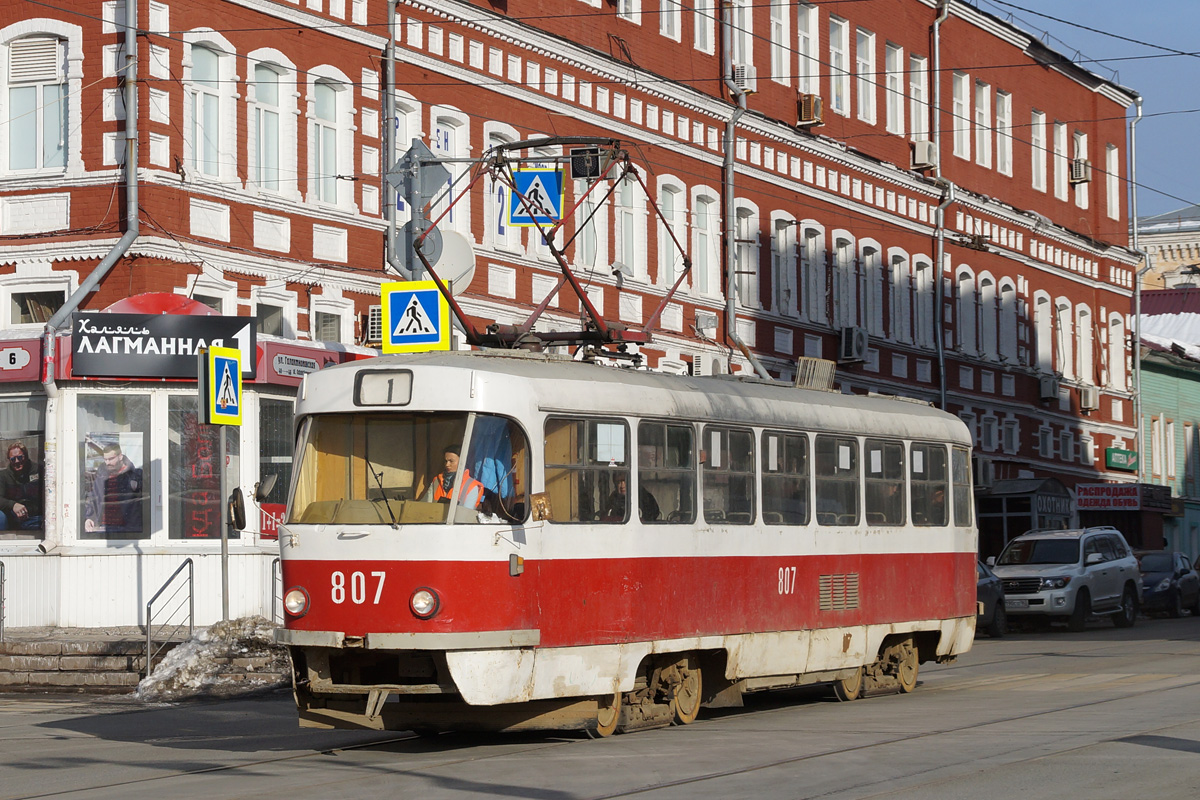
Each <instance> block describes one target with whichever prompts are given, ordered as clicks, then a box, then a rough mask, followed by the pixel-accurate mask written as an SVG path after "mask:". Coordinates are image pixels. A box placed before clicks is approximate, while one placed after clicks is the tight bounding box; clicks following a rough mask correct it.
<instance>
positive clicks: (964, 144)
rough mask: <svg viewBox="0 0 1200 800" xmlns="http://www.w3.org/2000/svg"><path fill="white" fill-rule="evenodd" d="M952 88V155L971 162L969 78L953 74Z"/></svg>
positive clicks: (972, 85) (970, 93) (960, 74)
mask: <svg viewBox="0 0 1200 800" xmlns="http://www.w3.org/2000/svg"><path fill="white" fill-rule="evenodd" d="M951 83H952V87H953V101H952V102H953V105H952V111H951V114H950V125H951V132H952V138H953V140H954V155H956V156H958V157H959V158H963V159H966V160H968V161H970V160H971V119H972V115H971V107H972V96H971V95H972V91H971V90H972V87H974V85H975V84H974V83H972V82H971V76H970V75H968V74H966V73H965V72H955V73H954V74H953V76H952V77H951Z"/></svg>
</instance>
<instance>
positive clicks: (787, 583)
mask: <svg viewBox="0 0 1200 800" xmlns="http://www.w3.org/2000/svg"><path fill="white" fill-rule="evenodd" d="M768 585H769V584H768ZM779 593H780V594H795V593H796V568H795V567H780V568H779Z"/></svg>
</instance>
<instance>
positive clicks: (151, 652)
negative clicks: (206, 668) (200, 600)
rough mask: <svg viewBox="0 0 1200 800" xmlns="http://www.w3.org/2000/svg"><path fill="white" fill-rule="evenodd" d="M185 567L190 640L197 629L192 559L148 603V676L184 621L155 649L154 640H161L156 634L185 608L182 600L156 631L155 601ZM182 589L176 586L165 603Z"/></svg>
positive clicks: (176, 625)
mask: <svg viewBox="0 0 1200 800" xmlns="http://www.w3.org/2000/svg"><path fill="white" fill-rule="evenodd" d="M184 567H187V571H188V575H187V629H188V638H189V639H190V638H191V637H192V632H193V629H194V627H195V626H194V623H195V619H196V575H195V567H194V566H193V564H192V560H191V559H190V558H188V559H185V560H184V562H183V563H182V564H180V565H179V566H178V567H177V568H176V570H175V571H174V572H172V573H171V577H169V578H167V580H166V581H164V582H163V585H162V586H161V587H159V590H158V591H157V592H155V593H154V596H153V597H151V598H150V602H148V603H146V674H147V675H149V674H150V671H151V669H153V667H154V658H155V656H157V655H158V654H159V653H161V652H162V651H163V648H165V647H166V646H167V645H168V644H170V642H171V640H172V638H174V636H175V634H176V633H177V632H178V631H179V629H180V628H182V627H183V622H182V621H180V622H177V623H175V627H173V628H171V631H170V633H168V634H167V637H166V639H165V640H163V643H162V644H160V645H159V646H158V649H157V650H156V649H154V639H155V638H160V637H156V636H155V634H156V633H162V631H163V630H165V629H166V627H167V626H168V625H170V624H171V620H172V619H174V618H175V615H176V614H177V612H178V611H179V610H180V608H182V606H183V601H182V599H181V600H180V601H179V602H178V603H177V604H176V605H174V606H172V607H171V608H169V609H168V611H167V615H166V619H165V620H164V621H163V623H162V624H161V625H160V626H159V628H158V630H157V631H156V630H155V629H154V601H156V600H157V599H158V598H159V596H161V595H162V593H163V592H165V591H166V590H167V589H168V588H169V587H170V586H171V584H172V582H174V580H175V578H176V577H178V576H179V573H181V572H183V569H184ZM181 588H182V586H176V587H175V589H174V591H172V592H171V594H170V595H168V596H167V597H166V599H165V600H164V601H163V602H164V603H169V602H171V601H173V600H175V599H176V598H177V597H178V596H179V591H180V589H181Z"/></svg>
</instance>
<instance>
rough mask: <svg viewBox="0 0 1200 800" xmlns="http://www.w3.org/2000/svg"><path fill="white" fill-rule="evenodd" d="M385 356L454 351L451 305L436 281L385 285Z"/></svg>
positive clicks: (383, 292) (382, 298)
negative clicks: (451, 336)
mask: <svg viewBox="0 0 1200 800" xmlns="http://www.w3.org/2000/svg"><path fill="white" fill-rule="evenodd" d="M380 290H381V302H382V305H383V352H385V353H423V352H425V351H426V350H449V349H450V304H449V303H447V302H446V298H445V297H443V296H442V293H441V292H440V291H438V288H437V284H436V283H434V282H433V281H403V282H397V283H385V284H383V286H381V287H380Z"/></svg>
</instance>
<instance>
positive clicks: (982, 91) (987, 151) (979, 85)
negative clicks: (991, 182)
mask: <svg viewBox="0 0 1200 800" xmlns="http://www.w3.org/2000/svg"><path fill="white" fill-rule="evenodd" d="M974 100H975V112H974V115H973V116H974V123H975V124H974V127H975V163H976V164H978V165H979V166H981V167H986V168H988V169H991V166H992V87H991V86H989V85H988V84H986V83H984V82H983V81H976V82H975V98H974Z"/></svg>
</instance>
